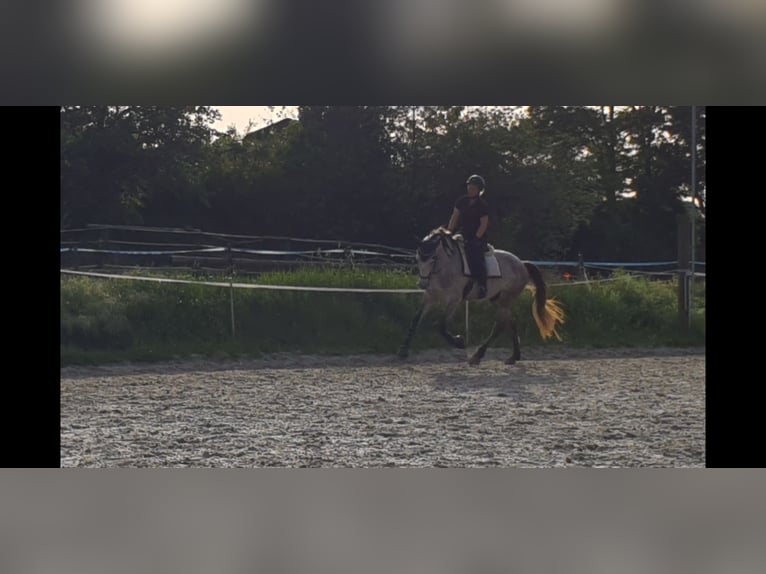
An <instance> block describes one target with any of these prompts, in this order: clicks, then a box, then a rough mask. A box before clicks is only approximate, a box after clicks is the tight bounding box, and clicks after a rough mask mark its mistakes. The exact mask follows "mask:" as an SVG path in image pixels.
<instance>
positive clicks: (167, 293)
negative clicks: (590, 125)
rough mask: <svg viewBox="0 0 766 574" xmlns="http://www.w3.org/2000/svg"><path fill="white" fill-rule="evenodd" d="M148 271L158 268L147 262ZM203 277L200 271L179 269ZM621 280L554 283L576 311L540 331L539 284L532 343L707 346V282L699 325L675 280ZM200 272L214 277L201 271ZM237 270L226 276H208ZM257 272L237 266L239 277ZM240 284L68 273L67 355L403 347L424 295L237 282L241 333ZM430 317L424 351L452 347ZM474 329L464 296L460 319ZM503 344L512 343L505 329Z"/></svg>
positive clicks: (403, 285)
mask: <svg viewBox="0 0 766 574" xmlns="http://www.w3.org/2000/svg"><path fill="white" fill-rule="evenodd" d="M139 274H141V275H147V271H143V270H142V271H141V272H140V273H139ZM173 277H175V278H187V279H192V278H193V277H192V275H191V274H188V273H185V274H174V275H173ZM615 277H616V280H615V281H612V282H605V283H591V284H590V285H587V286H586V285H570V286H561V287H552V288H551V289H550V293H549V295H551V296H553V297H555V298H556V299H558V300H559V301H560V302H561V304H562V306H563V307H564V309H565V312H566V314H567V322H566V324H565V325H564V326H563V327H562V328H561V329H560V330H559V332H560V333H561V335H562V337H563V339H564V341H563V343H560V342H558V341H554V340H549V341H547V342H545V343H543V341H542V340H541V338H540V335H539V333H538V331H537V327H536V326H535V324H534V321H533V319H532V312H531V310H532V295H531V293H529V292H525V293H524V294H523V295H522V296H521V297H520V298H519V300H518V301H517V302H516V303H515V306H514V316H515V318H516V322H517V327H518V329H519V334H520V337H521V341H522V346H523V347H525V346H533V345H542V344H546V345H562V344H565V345H569V346H578V347H616V346H703V345H704V342H705V312H704V284H697V285H695V311H694V317H693V320H692V326H691V328H690V329H688V330H684V329H681V328H680V326H679V320H678V312H677V309H676V306H677V294H676V284H675V282H674V281H671V282H656V281H648V280H644V279H640V278H635V277H631V276H629V275H627V274H621V273H618V274H616V275H615ZM197 279H198V280H200V279H203V278H200V277H197ZM204 279H207V280H212V281H219V282H226V281H227V280H226V279H222V278H220V277H218V278H215V277H207V278H204ZM253 281H254V280H253V279H247V278H239V277H235V278H234V282H237V283H247V282H253ZM416 281H417V277H416V276H414V275H412V274H409V273H405V272H387V271H382V270H363V269H356V270H354V269H339V268H328V269H317V268H307V269H302V270H299V271H295V272H273V273H264V274H262V275H261V276H259V277H258V279H257V282H258V283H261V284H271V285H300V286H315V287H356V288H374V289H412V288H414V286H415V283H416ZM231 293H232V292H231V291H230V290H229V289H226V288H221V287H214V286H205V285H187V284H167V283H154V282H144V281H135V280H121V279H101V278H89V277H78V276H75V277H73V276H68V275H63V276H62V277H61V363H62V365H65V364H88V363H90V364H96V363H106V362H114V361H123V360H130V361H155V360H166V359H177V358H183V357H188V356H190V355H202V356H205V357H213V358H216V357H219V358H225V357H257V356H260V355H262V354H264V353H272V352H302V353H317V354H347V353H395V352H396V350H397V348H398V346H399V345H400V344H401V342H402V340H403V338H404V335H405V333H406V331H407V328H408V326H409V323H410V320H411V318H412V316H413V315H414V314H415V312H416V310H417V308H418V306H419V304H420V300H421V296H420V295H418V294H362V293H314V292H299V291H275V290H262V289H234V290H233V298H234V311H235V329H236V336H232V329H231V299H230V297H231ZM469 312H470V333H469V344H470V345H475V344H477V343H478V342H479V341H480V339H481V338H483V337H486V336H487V335H488V334H489V331H490V329H491V327H492V323H493V321H494V316H493V308H492V306H491V305H489V304H487V303H472V304H471V306H470V311H469ZM431 323H432V319H429V318H426V319H424V321H423V323H422V325H421V328H420V329H419V331H418V335H417V336H416V337H415V341H414V343H413V351H414V352H417V351H418V350H422V349H426V348H444V345H445V343H444V342H443V340H442V339H441V338H440V337H439V336H438V335H437V334H436V333H435V332H434V330H433V329H432V328H431ZM450 328H451V330H452V331H453V332H456V333H463V331H464V330H465V316H464V307H461V308H459V309H458V312H457V313H456V315H455V317H454V318H453V320H452V322H451V323H450ZM497 345H498V346H504V347H509V346H510V339H509V338H508V337H501V338H500V339H498V341H497Z"/></svg>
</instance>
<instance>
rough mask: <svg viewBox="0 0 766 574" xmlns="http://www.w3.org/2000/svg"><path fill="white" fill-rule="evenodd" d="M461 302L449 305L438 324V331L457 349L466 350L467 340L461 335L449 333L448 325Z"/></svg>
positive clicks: (453, 302) (452, 302)
mask: <svg viewBox="0 0 766 574" xmlns="http://www.w3.org/2000/svg"><path fill="white" fill-rule="evenodd" d="M459 303H460V301H451V302H450V303H449V304H448V305H447V312H446V313H445V314H444V317H442V319H441V320H440V321H439V322H438V323H437V329H438V331H439V334H440V335H441V336H442V337H444V339H446V341H447V343H449V344H450V345H452V346H453V347H455V348H456V349H465V339H463V337H461V336H460V335H453V334H452V333H450V332H449V331H447V323H448V322H449V321H450V320H451V319H452V317H453V315H454V314H455V311H457V307H458V304H459Z"/></svg>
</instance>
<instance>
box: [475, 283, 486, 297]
mask: <svg viewBox="0 0 766 574" xmlns="http://www.w3.org/2000/svg"><path fill="white" fill-rule="evenodd" d="M486 296H487V287H486V286H485V285H479V294H478V296H477V297H476V298H477V299H484V298H485V297H486Z"/></svg>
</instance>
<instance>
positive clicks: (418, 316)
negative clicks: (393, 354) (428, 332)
mask: <svg viewBox="0 0 766 574" xmlns="http://www.w3.org/2000/svg"><path fill="white" fill-rule="evenodd" d="M430 307H431V300H430V298H429V297H428V296H427V295H426V296H424V297H423V302H422V303H421V305H420V308H419V309H418V311H417V313H415V316H414V317H413V318H412V321H411V322H410V328H409V330H408V331H407V336H406V337H405V338H404V342H403V343H402V346H401V347H399V353H398V355H399V356H400V357H401V358H402V359H406V358H407V356H409V354H410V346H411V345H412V339H413V338H414V337H415V331H417V329H418V325H420V322H421V321H422V320H423V316H424V315H425V314H426V313H427V312H428V310H429V309H430Z"/></svg>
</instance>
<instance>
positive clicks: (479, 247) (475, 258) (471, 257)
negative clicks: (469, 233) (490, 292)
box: [465, 241, 487, 286]
mask: <svg viewBox="0 0 766 574" xmlns="http://www.w3.org/2000/svg"><path fill="white" fill-rule="evenodd" d="M465 256H466V259H468V266H469V267H470V268H471V274H472V275H473V276H474V278H475V279H476V280H477V281H478V282H479V285H485V286H486V284H487V265H486V263H485V262H484V243H483V242H481V241H468V242H466V244H465Z"/></svg>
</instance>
